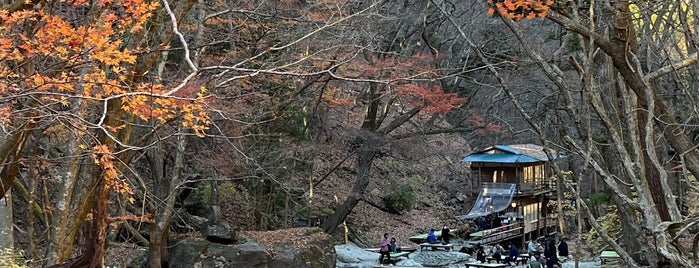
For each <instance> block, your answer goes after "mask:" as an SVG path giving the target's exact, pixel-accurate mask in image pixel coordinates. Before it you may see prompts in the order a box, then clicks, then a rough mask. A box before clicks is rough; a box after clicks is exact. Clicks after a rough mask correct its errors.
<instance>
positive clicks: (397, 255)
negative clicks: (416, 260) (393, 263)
mask: <svg viewBox="0 0 699 268" xmlns="http://www.w3.org/2000/svg"><path fill="white" fill-rule="evenodd" d="M408 255H410V252H407V251H401V252H393V253H391V260H393V259H398V258H400V257H406V258H408V259H410V257H408Z"/></svg>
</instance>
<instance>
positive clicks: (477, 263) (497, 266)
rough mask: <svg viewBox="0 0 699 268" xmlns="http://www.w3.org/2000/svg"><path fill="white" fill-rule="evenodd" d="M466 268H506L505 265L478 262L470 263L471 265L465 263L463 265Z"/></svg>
mask: <svg viewBox="0 0 699 268" xmlns="http://www.w3.org/2000/svg"><path fill="white" fill-rule="evenodd" d="M464 265H466V267H491V268H493V267H494V268H501V267H507V264H504V263H480V262H472V263H466V264H464Z"/></svg>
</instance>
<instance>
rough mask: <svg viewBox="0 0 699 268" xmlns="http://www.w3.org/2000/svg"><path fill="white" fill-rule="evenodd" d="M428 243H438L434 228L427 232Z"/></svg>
mask: <svg viewBox="0 0 699 268" xmlns="http://www.w3.org/2000/svg"><path fill="white" fill-rule="evenodd" d="M427 243H430V244H436V243H437V235H435V234H434V229H430V232H429V233H428V234H427Z"/></svg>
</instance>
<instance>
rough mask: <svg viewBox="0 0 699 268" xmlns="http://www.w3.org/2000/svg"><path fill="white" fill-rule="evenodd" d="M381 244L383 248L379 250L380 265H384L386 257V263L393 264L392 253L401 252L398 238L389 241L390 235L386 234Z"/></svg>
mask: <svg viewBox="0 0 699 268" xmlns="http://www.w3.org/2000/svg"><path fill="white" fill-rule="evenodd" d="M379 244H380V245H381V248H379V254H381V255H380V256H379V263H380V264H384V256H386V261H387V262H388V263H391V253H396V252H399V251H400V248H399V247H398V244H397V243H396V238H395V237H391V239H390V240H389V239H388V233H384V234H383V237H381V241H379Z"/></svg>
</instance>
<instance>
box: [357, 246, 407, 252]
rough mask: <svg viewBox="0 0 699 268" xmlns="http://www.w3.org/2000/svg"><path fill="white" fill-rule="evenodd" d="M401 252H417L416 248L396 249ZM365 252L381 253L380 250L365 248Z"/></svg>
mask: <svg viewBox="0 0 699 268" xmlns="http://www.w3.org/2000/svg"><path fill="white" fill-rule="evenodd" d="M398 248H399V249H400V251H401V252H415V251H417V248H416V247H398ZM365 250H367V251H371V252H375V253H379V251H381V248H365Z"/></svg>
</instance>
